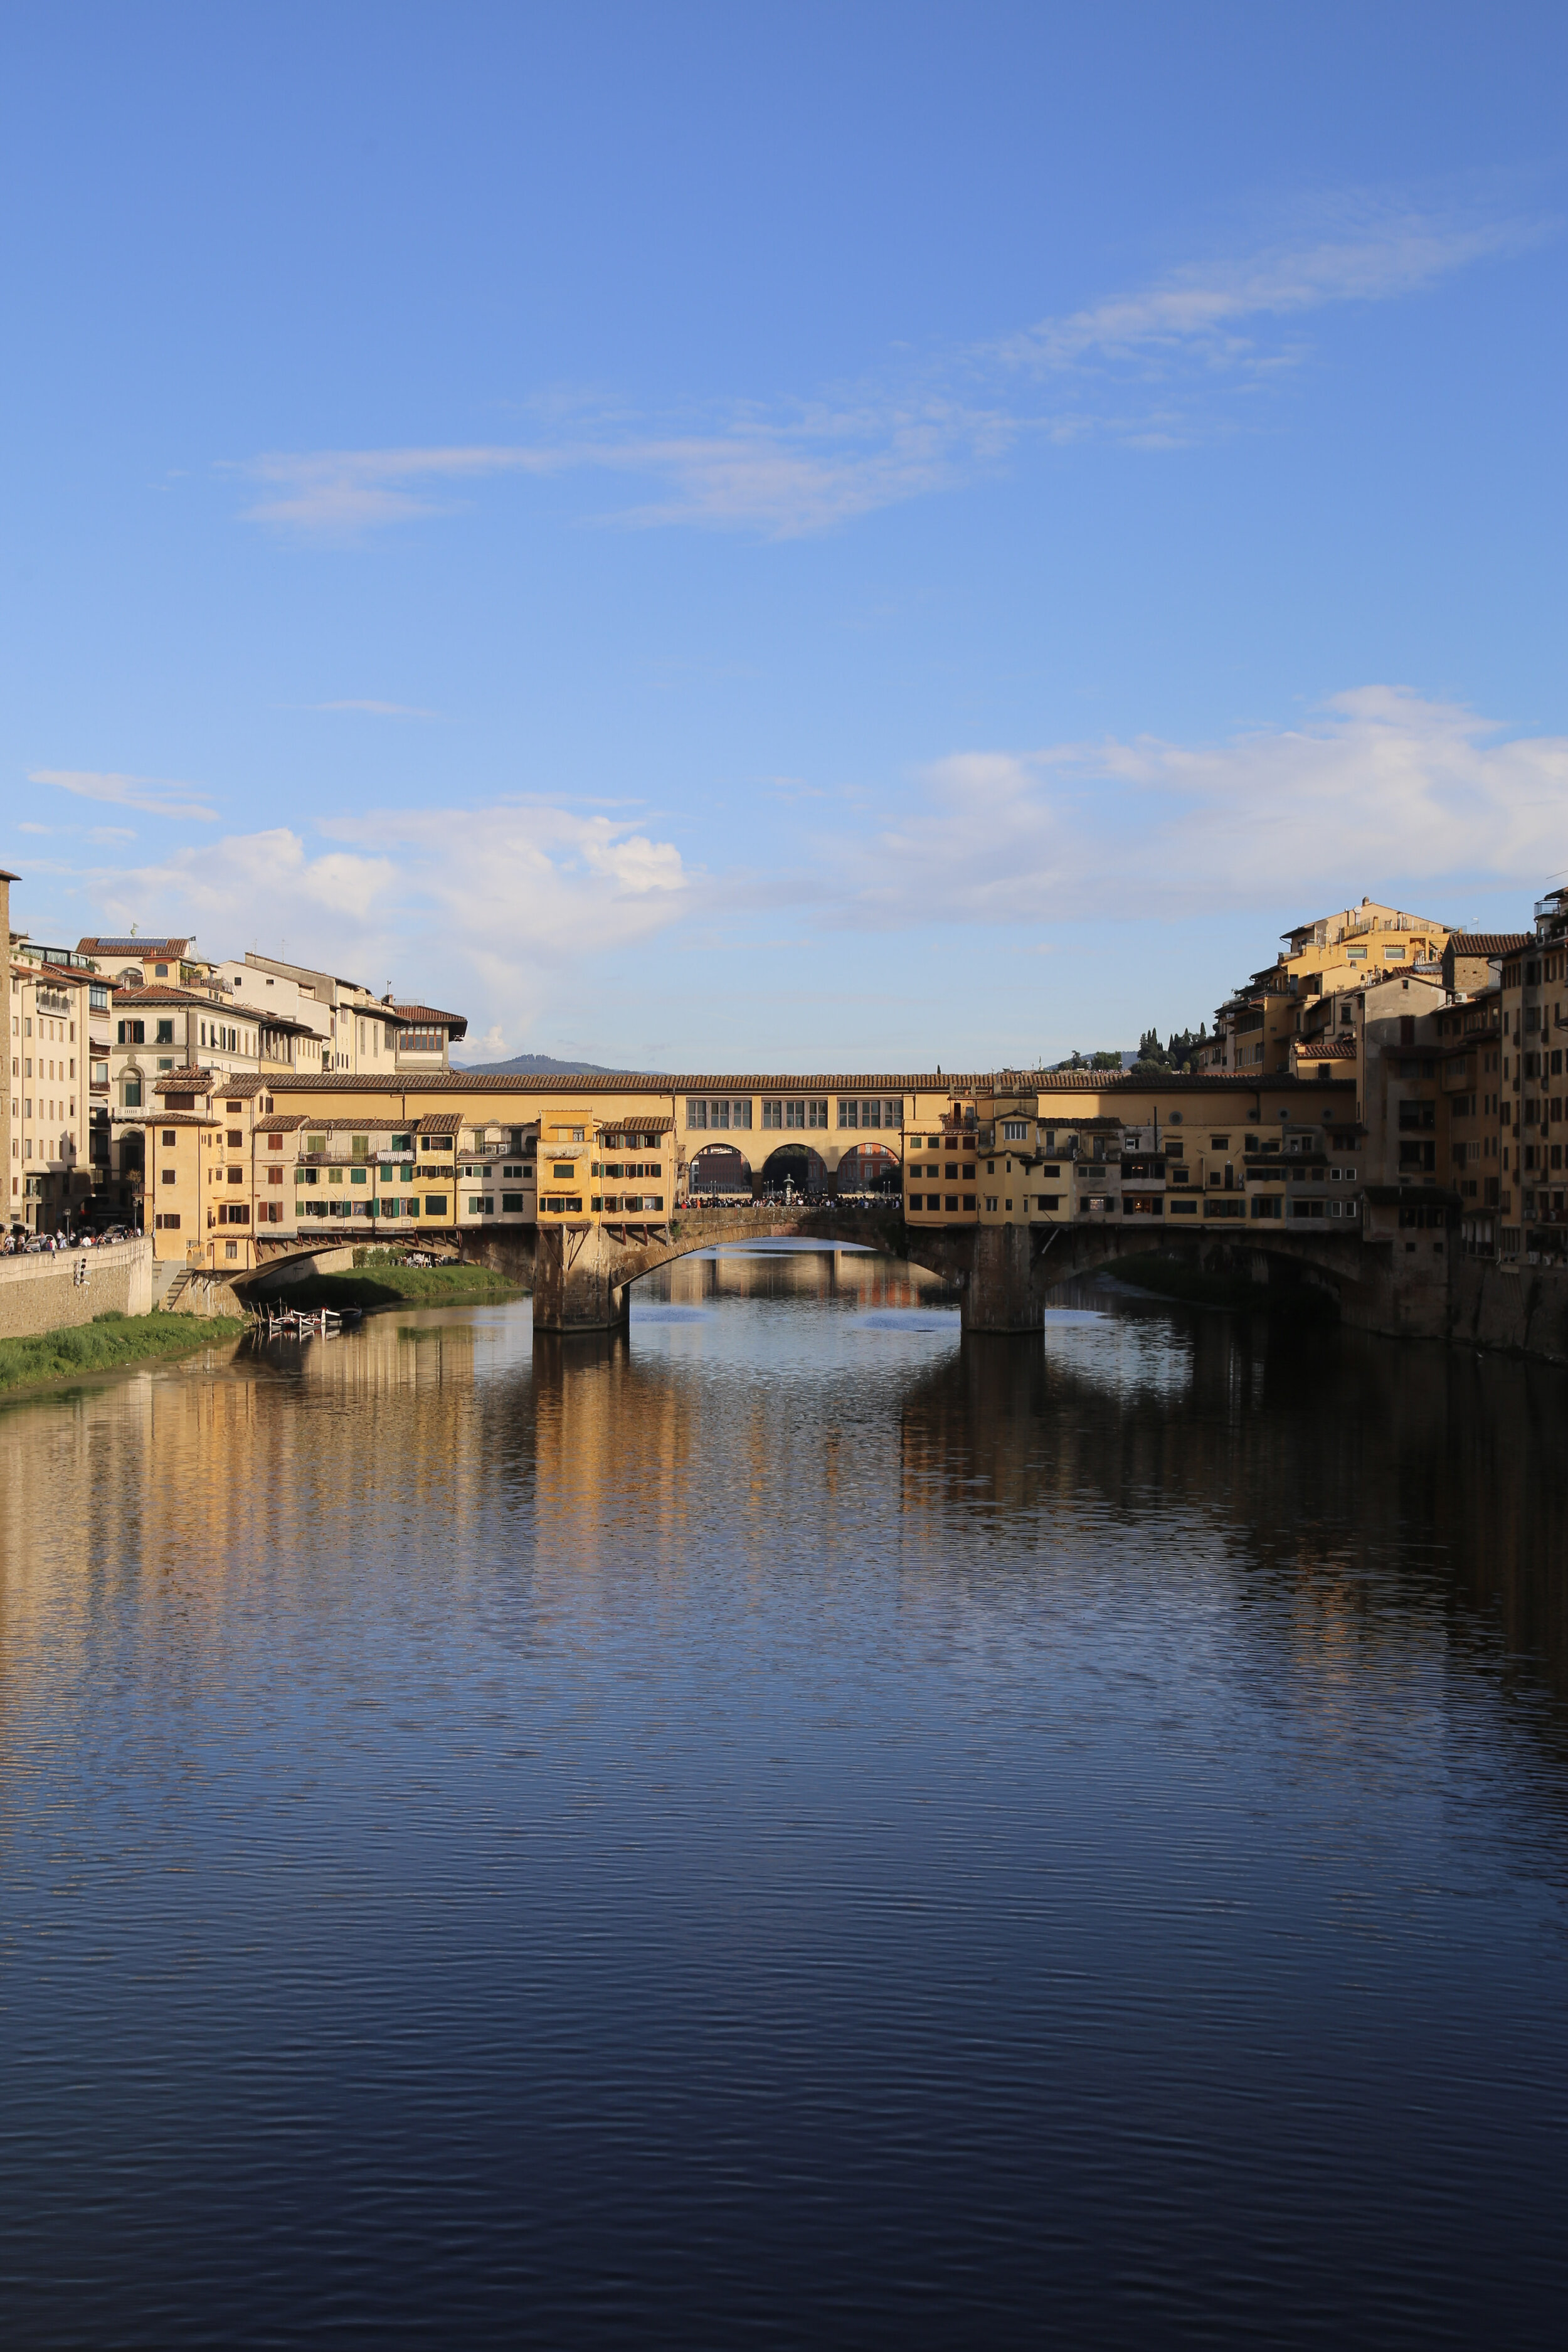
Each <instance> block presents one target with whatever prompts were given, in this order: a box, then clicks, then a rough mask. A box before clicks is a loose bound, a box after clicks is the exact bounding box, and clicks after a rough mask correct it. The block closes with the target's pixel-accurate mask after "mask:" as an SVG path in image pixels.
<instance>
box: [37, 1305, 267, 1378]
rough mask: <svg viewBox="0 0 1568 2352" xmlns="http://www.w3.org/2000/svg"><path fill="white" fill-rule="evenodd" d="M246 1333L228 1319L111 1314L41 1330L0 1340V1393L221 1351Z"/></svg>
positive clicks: (233, 1318) (234, 1320)
mask: <svg viewBox="0 0 1568 2352" xmlns="http://www.w3.org/2000/svg"><path fill="white" fill-rule="evenodd" d="M245 1328H246V1327H245V1324H244V1323H243V1321H241V1320H240V1319H239V1318H237V1317H236V1316H232V1315H214V1316H202V1315H118V1314H110V1315H95V1316H94V1317H93V1319H92V1321H91V1322H90V1323H76V1324H73V1325H72V1326H71V1327H70V1328H69V1329H68V1330H65V1331H42V1332H40V1333H39V1334H38V1335H37V1338H36V1339H0V1393H4V1392H5V1391H6V1390H7V1389H21V1388H32V1387H35V1386H36V1385H37V1384H38V1383H39V1382H41V1381H66V1380H71V1379H75V1378H79V1376H80V1375H81V1374H82V1373H84V1372H111V1371H113V1370H116V1369H117V1368H118V1367H119V1366H120V1365H121V1364H145V1363H153V1362H156V1361H158V1360H161V1359H163V1358H165V1357H169V1356H184V1355H189V1354H190V1352H191V1351H192V1349H195V1348H216V1347H220V1346H222V1345H223V1344H224V1343H225V1341H226V1340H230V1339H238V1338H239V1336H240V1334H241V1333H242V1332H243V1331H244V1329H245Z"/></svg>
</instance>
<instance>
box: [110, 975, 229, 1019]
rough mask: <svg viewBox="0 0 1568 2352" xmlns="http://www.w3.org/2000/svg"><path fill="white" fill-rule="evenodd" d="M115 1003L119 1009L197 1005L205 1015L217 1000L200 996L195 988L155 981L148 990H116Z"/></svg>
mask: <svg viewBox="0 0 1568 2352" xmlns="http://www.w3.org/2000/svg"><path fill="white" fill-rule="evenodd" d="M110 985H111V986H112V985H113V983H112V982H111V983H110ZM114 1002H115V1004H116V1006H117V1007H118V1006H120V1005H123V1004H196V1005H199V1006H200V1007H201V1009H202V1011H203V1012H204V1013H210V1012H211V1011H212V1009H213V1007H214V1005H215V1004H216V1002H217V999H216V997H212V996H208V995H206V994H205V992H203V993H202V994H200V995H198V994H197V992H196V991H195V989H194V988H175V987H174V984H173V982H169V981H163V980H155V981H153V982H152V983H151V985H150V986H148V987H146V988H115V990H114Z"/></svg>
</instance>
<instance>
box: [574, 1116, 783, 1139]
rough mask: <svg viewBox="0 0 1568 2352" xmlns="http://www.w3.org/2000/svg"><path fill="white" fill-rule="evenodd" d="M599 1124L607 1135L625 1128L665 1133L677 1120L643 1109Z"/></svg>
mask: <svg viewBox="0 0 1568 2352" xmlns="http://www.w3.org/2000/svg"><path fill="white" fill-rule="evenodd" d="M599 1124H600V1126H601V1128H602V1129H604V1131H605V1134H606V1135H619V1134H620V1133H622V1132H623V1130H624V1131H625V1132H626V1133H627V1134H631V1135H663V1134H665V1133H666V1132H667V1131H668V1129H671V1128H672V1127H673V1126H674V1125H675V1121H674V1120H673V1119H672V1118H654V1117H653V1116H652V1114H651V1113H650V1114H649V1115H648V1117H647V1118H644V1117H643V1115H642V1113H641V1111H637V1112H634V1113H632V1114H631V1115H630V1116H629V1117H628V1118H625V1119H601V1120H600V1122H599ZM730 1131H731V1132H732V1133H739V1134H741V1135H749V1134H751V1132H752V1129H750V1128H745V1127H742V1128H740V1129H731V1130H730ZM697 1132H698V1133H699V1134H701V1133H702V1132H703V1130H702V1129H700V1128H699V1129H698V1130H697ZM712 1132H713V1133H714V1134H716V1135H722V1134H724V1133H725V1132H726V1130H725V1129H723V1128H715V1129H713V1130H712Z"/></svg>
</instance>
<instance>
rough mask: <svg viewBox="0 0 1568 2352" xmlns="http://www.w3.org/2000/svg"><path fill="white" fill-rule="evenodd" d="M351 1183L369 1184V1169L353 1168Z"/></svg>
mask: <svg viewBox="0 0 1568 2352" xmlns="http://www.w3.org/2000/svg"><path fill="white" fill-rule="evenodd" d="M349 1182H350V1183H351V1184H368V1183H369V1182H370V1171H369V1169H368V1168H351V1169H350V1170H349Z"/></svg>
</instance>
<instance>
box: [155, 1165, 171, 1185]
mask: <svg viewBox="0 0 1568 2352" xmlns="http://www.w3.org/2000/svg"><path fill="white" fill-rule="evenodd" d="M158 1175H159V1178H160V1181H162V1182H163V1183H165V1184H172V1183H173V1182H174V1170H173V1169H172V1168H160V1170H159V1171H158Z"/></svg>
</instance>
